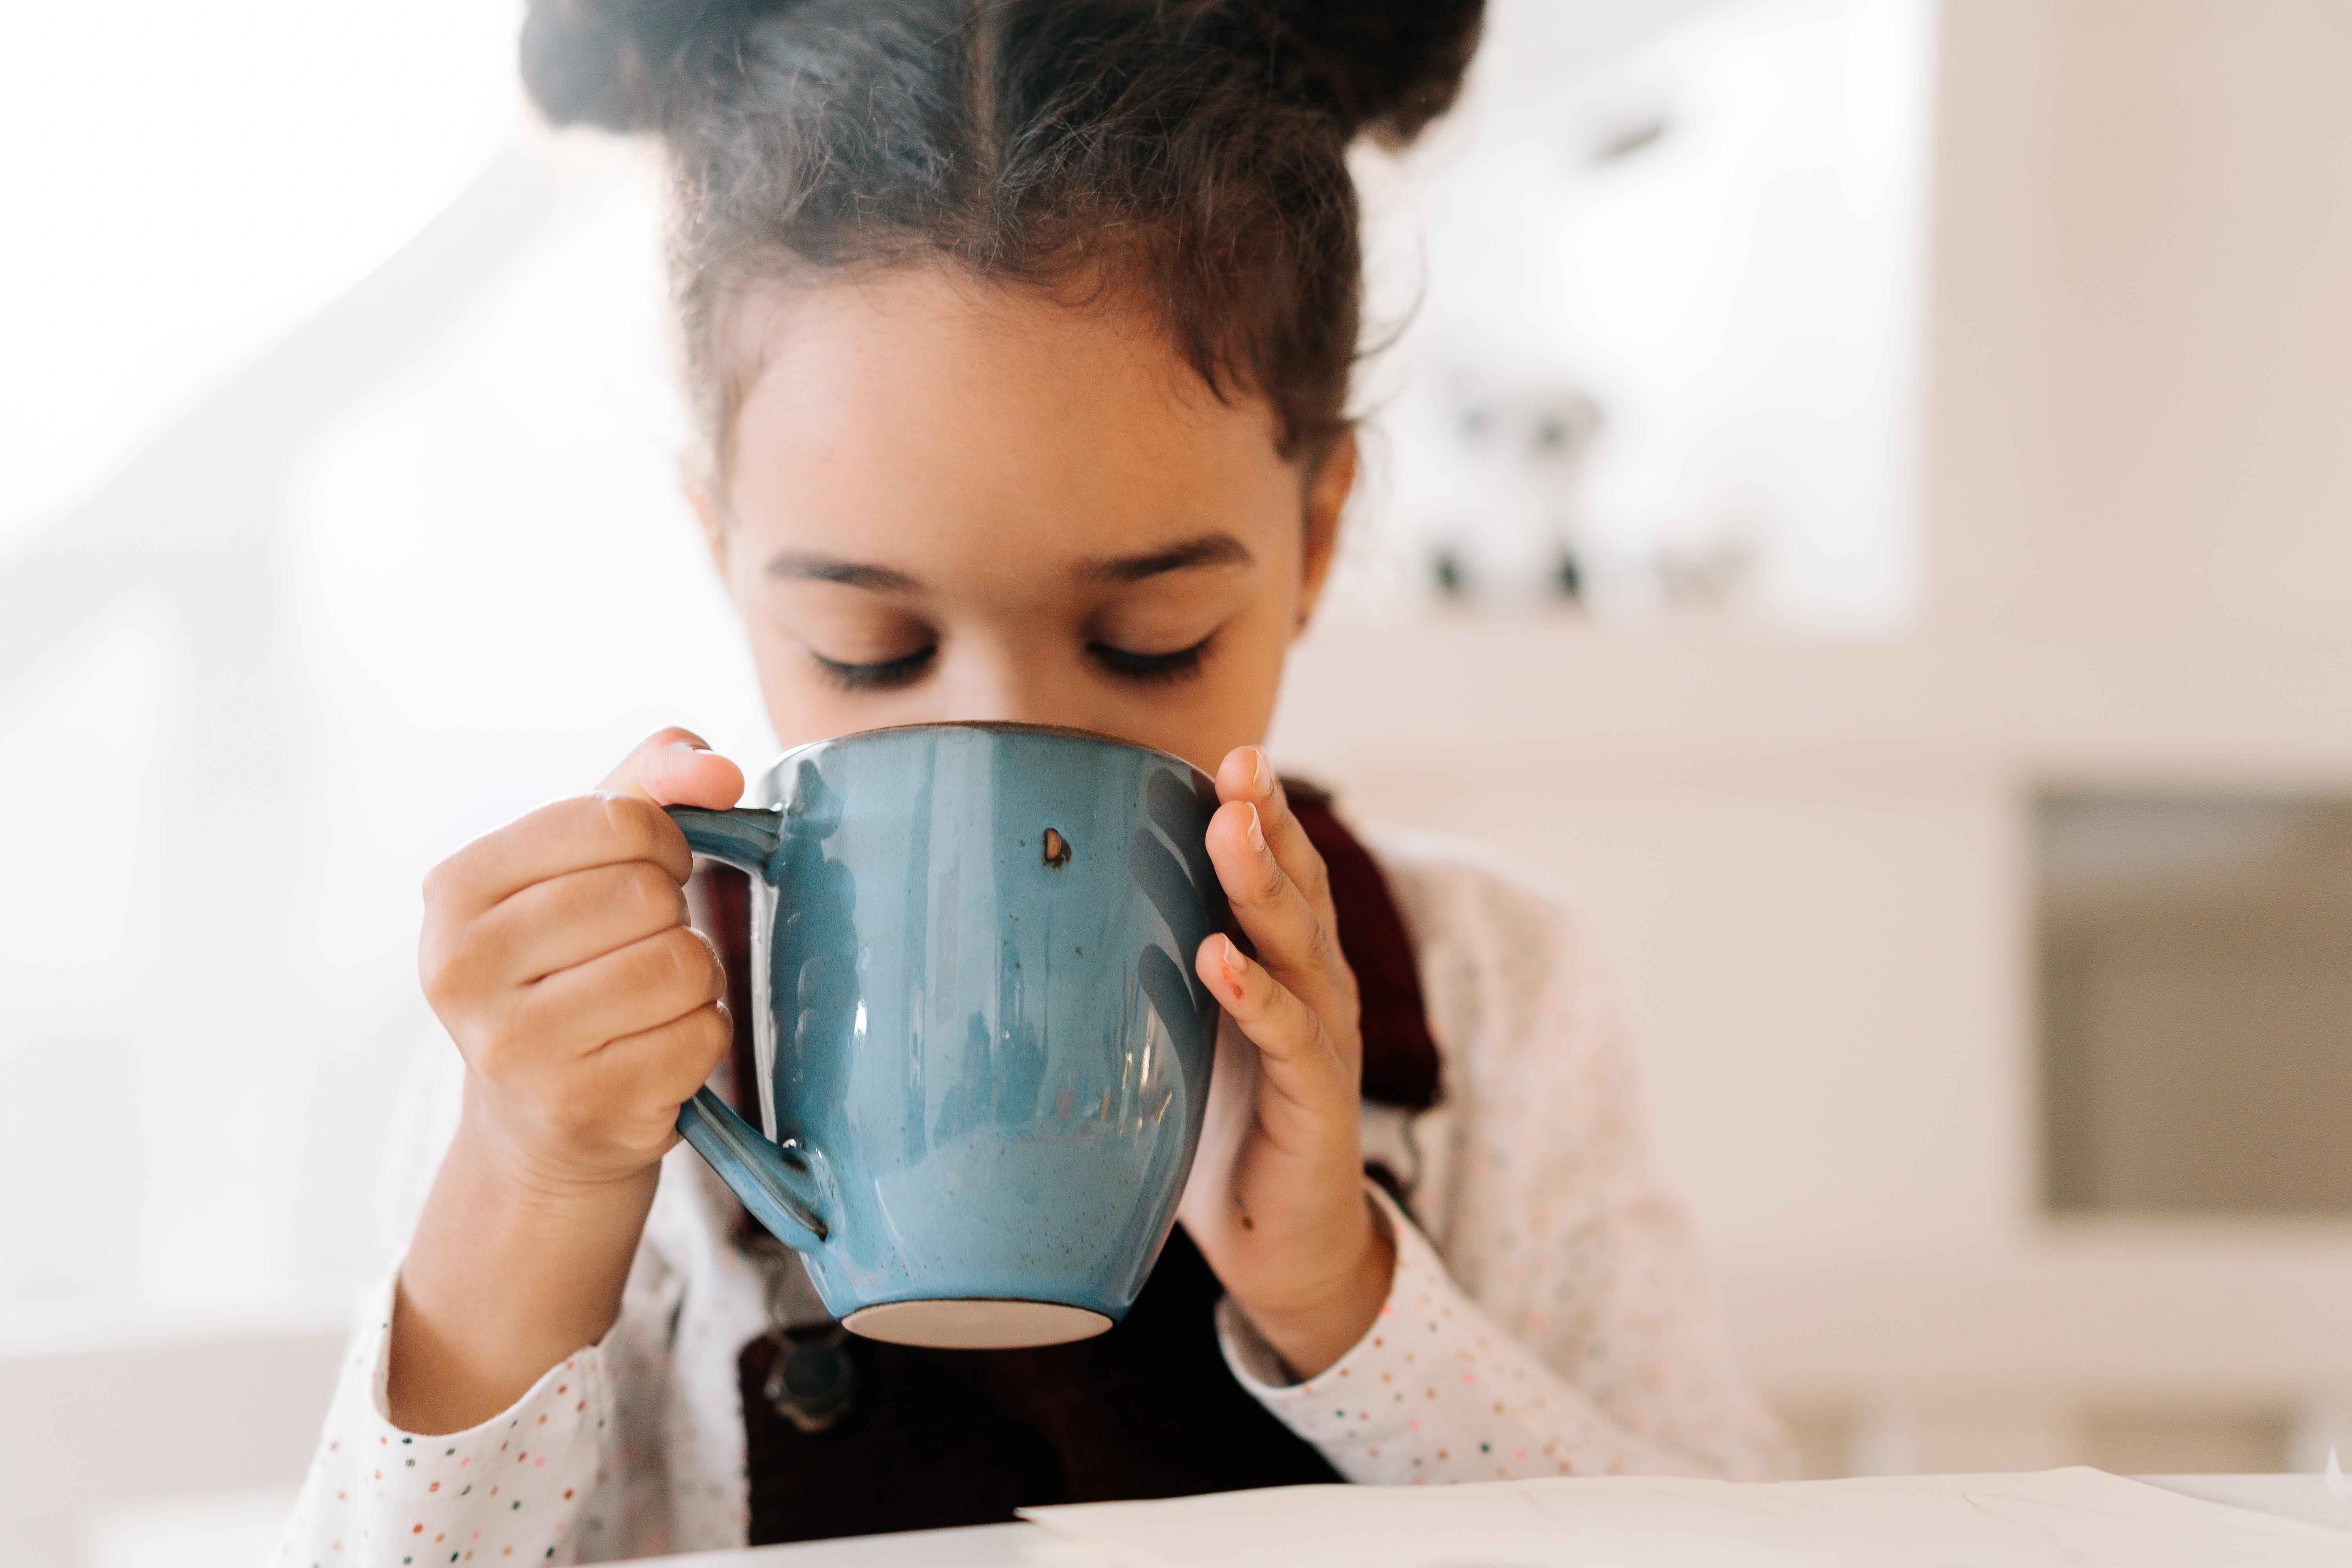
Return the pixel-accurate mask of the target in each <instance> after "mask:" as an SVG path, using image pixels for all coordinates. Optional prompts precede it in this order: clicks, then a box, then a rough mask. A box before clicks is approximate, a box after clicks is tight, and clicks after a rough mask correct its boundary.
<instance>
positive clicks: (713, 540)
mask: <svg viewBox="0 0 2352 1568" xmlns="http://www.w3.org/2000/svg"><path fill="white" fill-rule="evenodd" d="M677 467H678V480H679V483H680V484H681V485H682V486H683V488H684V489H685V490H686V499H687V500H688V501H690V502H692V503H693V505H694V515H695V516H696V517H698V518H699V519H700V520H701V521H702V542H704V543H705V544H708V545H709V547H710V563H711V564H712V565H713V566H716V567H717V568H718V569H719V581H720V582H721V583H722V584H723V583H724V582H726V580H727V519H726V517H725V516H724V515H723V514H722V513H721V512H720V511H719V498H718V497H717V496H715V495H713V494H712V493H711V487H710V484H709V481H708V480H707V479H704V478H703V476H702V475H701V474H700V473H698V471H697V468H698V464H697V463H696V462H695V461H694V459H693V458H679V459H678V465H677Z"/></svg>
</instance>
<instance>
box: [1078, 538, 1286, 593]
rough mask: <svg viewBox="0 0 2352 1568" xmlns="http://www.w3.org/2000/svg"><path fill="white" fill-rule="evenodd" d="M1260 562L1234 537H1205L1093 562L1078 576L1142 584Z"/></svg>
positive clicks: (1079, 571)
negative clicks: (1170, 575) (1166, 576)
mask: <svg viewBox="0 0 2352 1568" xmlns="http://www.w3.org/2000/svg"><path fill="white" fill-rule="evenodd" d="M1256 561H1257V557H1256V556H1255V555H1252V554H1251V553H1250V551H1249V546H1248V545H1246V544H1244V543H1243V542H1241V541H1240V540H1238V539H1235V538H1234V536H1233V535H1232V534H1230V533H1204V534H1202V535H1201V537H1200V538H1198V539H1188V540H1185V541H1184V542H1182V543H1181V544H1171V545H1170V546H1168V547H1167V548H1166V549H1164V550H1154V551H1151V552H1149V553H1148V554H1143V555H1121V556H1118V557H1116V558H1114V559H1112V560H1108V561H1089V562H1087V563H1086V564H1085V565H1083V566H1081V567H1079V568H1078V576H1079V578H1080V579H1081V580H1082V581H1085V582H1088V583H1140V582H1142V581H1143V580H1144V579H1145V578H1147V577H1158V576H1161V575H1163V574H1167V573H1170V572H1189V571H1192V570H1194V569H1196V568H1198V567H1202V566H1249V565H1254V564H1255V563H1256Z"/></svg>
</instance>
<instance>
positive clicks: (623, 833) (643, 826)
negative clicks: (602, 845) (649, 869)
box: [597, 795, 683, 869]
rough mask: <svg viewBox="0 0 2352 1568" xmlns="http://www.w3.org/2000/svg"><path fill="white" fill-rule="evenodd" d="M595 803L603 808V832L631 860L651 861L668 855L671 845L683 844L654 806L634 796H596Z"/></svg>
mask: <svg viewBox="0 0 2352 1568" xmlns="http://www.w3.org/2000/svg"><path fill="white" fill-rule="evenodd" d="M597 799H598V800H599V801H600V802H601V803H602V804H603V805H604V825H605V827H606V829H607V830H608V831H609V832H611V834H612V835H613V837H614V841H615V843H616V845H617V847H619V848H620V850H621V851H622V852H623V853H625V855H627V856H628V857H629V858H632V859H646V860H650V859H653V858H655V857H656V856H659V855H661V854H663V853H665V852H667V850H668V849H669V848H670V847H672V844H673V841H677V842H681V843H682V842H683V837H682V836H681V834H680V833H679V831H678V826H677V824H676V823H674V822H672V821H671V820H670V819H669V813H667V812H666V811H664V810H663V809H662V808H661V807H660V806H657V805H654V804H653V802H651V801H649V800H643V799H640V798H639V797H637V796H635V795H599V796H598V797H597ZM656 869H658V868H656Z"/></svg>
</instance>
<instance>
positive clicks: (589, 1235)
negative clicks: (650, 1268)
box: [384, 730, 743, 1433]
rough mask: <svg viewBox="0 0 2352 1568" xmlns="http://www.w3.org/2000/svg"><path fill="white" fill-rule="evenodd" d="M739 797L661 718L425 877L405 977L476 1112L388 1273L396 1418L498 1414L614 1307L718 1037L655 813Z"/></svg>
mask: <svg viewBox="0 0 2352 1568" xmlns="http://www.w3.org/2000/svg"><path fill="white" fill-rule="evenodd" d="M742 793H743V774H742V773H741V771H740V770H739V769H738V768H737V767H736V766H735V764H734V763H730V762H729V761H728V760H727V759H726V758H724V757H719V756H714V755H712V754H711V753H710V752H709V751H707V750H705V749H703V746H702V742H700V741H698V740H697V739H695V737H694V736H692V735H690V734H688V733H687V732H686V731H683V730H665V731H662V732H661V733H659V734H657V735H655V736H654V737H652V738H651V739H650V740H648V741H646V742H645V743H644V744H643V745H641V746H639V747H638V748H637V749H636V750H635V751H634V752H630V753H629V755H628V758H627V760H626V761H625V762H623V763H621V765H620V766H619V767H617V768H615V769H614V770H613V772H612V773H611V774H610V775H609V776H607V777H606V779H605V780H604V787H603V788H602V789H600V790H599V791H598V792H597V793H596V794H594V795H581V796H579V797H577V798H575V799H572V800H560V801H557V802H556V803H555V804H554V805H543V806H541V807H540V808H539V809H538V810H537V811H534V812H532V813H531V814H530V816H525V817H523V818H522V819H521V820H520V821H518V822H513V823H509V825H508V826H504V827H501V828H499V830H498V831H497V832H495V833H490V834H487V835H485V836H484V837H480V838H478V839H476V840H475V841H474V842H473V843H471V844H468V845H467V846H466V847H464V848H463V849H460V850H458V851H457V854H455V855H452V856H451V857H450V858H448V859H446V860H445V861H443V862H442V863H441V864H440V865H439V866H436V867H435V868H434V869H433V873H432V875H431V876H429V877H427V878H426V879H425V937H424V941H423V943H422V945H421V950H420V952H419V967H420V969H421V971H422V973H423V976H424V980H425V997H426V999H427V1000H429V1001H430V1002H431V1003H432V1004H433V1011H434V1012H435V1013H436V1014H437V1015H439V1016H440V1019H441V1022H442V1023H443V1024H444V1025H446V1026H447V1027H448V1030H449V1036H450V1037H451V1038H452V1039H454V1040H456V1041H457V1049H458V1050H459V1051H460V1052H461V1053H463V1055H464V1056H465V1058H466V1068H467V1071H466V1106H465V1110H464V1113H463V1114H462V1115H461V1116H460V1117H459V1119H458V1122H457V1139H456V1141H455V1142H452V1143H451V1144H450V1146H449V1152H448V1153H447V1154H446V1155H445V1156H444V1157H443V1158H442V1162H441V1170H440V1173H439V1174H438V1175H436V1177H435V1178H434V1183H433V1191H432V1193H431V1194H430V1195H429V1196H428V1197H427V1198H426V1199H425V1212H424V1214H423V1215H420V1216H419V1217H418V1220H417V1223H416V1234H415V1237H413V1238H412V1239H411V1241H410V1243H409V1247H408V1257H407V1258H406V1259H405V1260H404V1262H403V1263H402V1264H401V1268H400V1280H399V1289H398V1293H397V1295H396V1296H395V1298H394V1307H393V1321H392V1348H391V1354H390V1367H389V1373H388V1376H387V1379H386V1384H385V1390H384V1393H385V1399H386V1401H387V1403H388V1405H389V1407H390V1410H391V1415H392V1418H393V1422H394V1425H395V1426H399V1427H401V1428H402V1429H404V1430H405V1431H410V1432H432V1433H441V1432H457V1431H463V1430H465V1429H467V1428H468V1427H471V1426H477V1425H478V1424H480V1423H481V1422H483V1421H487V1420H488V1419H489V1418H490V1417H491V1416H492V1415H496V1414H497V1413H498V1412H499V1411H500V1410H503V1409H505V1408H506V1407H507V1406H509V1405H512V1404H513V1403H514V1402H515V1400H516V1399H518V1398H520V1396H521V1395H522V1394H523V1393H524V1392H525V1391H526V1390H528V1389H529V1388H530V1385H531V1384H533V1383H534V1382H536V1381H537V1380H538V1378H539V1376H540V1374H541V1373H543V1372H545V1371H546V1370H547V1369H548V1368H549V1367H551V1366H553V1365H554V1364H555V1363H557V1362H559V1361H561V1360H562V1359H563V1358H564V1357H565V1356H567V1355H569V1354H571V1353H572V1352H573V1351H575V1350H577V1349H579V1347H581V1346H582V1345H587V1344H593V1343H595V1342H597V1341H598V1340H600V1339H602V1338H603V1337H604V1332H605V1331H606V1330H608V1329H610V1328H611V1327H612V1325H613V1321H614V1319H615V1318H616V1317H617V1316H619V1314H620V1310H621V1291H622V1288H623V1286H624V1285H625V1283H626V1282H627V1279H628V1275H629V1265H630V1260H631V1259H632V1258H634V1257H635V1254H636V1249H637V1240H638V1237H639V1236H640V1234H641V1233H642V1232H643V1230H644V1228H645V1222H646V1213H647V1211H648V1210H649V1209H650V1208H651V1207H652V1205H653V1197H654V1188H655V1186H656V1184H657V1183H658V1182H659V1180H660V1170H659V1164H660V1160H661V1157H662V1155H663V1153H664V1152H667V1150H668V1149H669V1147H670V1146H671V1145H672V1144H673V1143H675V1142H677V1108H678V1106H679V1105H680V1104H681V1103H682V1102H683V1101H684V1100H686V1099H687V1097H688V1095H691V1094H692V1093H693V1092H694V1091H695V1090H696V1089H698V1088H699V1087H700V1086H701V1084H702V1082H703V1080H704V1079H707V1078H709V1076H710V1074H711V1071H712V1070H713V1069H714V1068H717V1067H718V1065H719V1058H721V1057H722V1056H724V1055H725V1054H726V1050H727V1045H728V1037H729V1033H730V1023H729V1020H728V1017H727V1014H726V1010H725V1009H724V1008H723V1007H721V1006H720V1005H719V997H720V996H721V995H723V994H725V990H726V980H725V977H724V976H723V975H722V974H721V973H720V972H719V958H718V955H717V954H716V953H714V952H712V951H711V948H710V944H709V942H706V941H704V940H703V938H702V937H701V936H700V935H699V934H698V932H696V931H694V929H693V928H692V927H690V926H688V924H687V917H686V895H685V890H684V889H685V884H686V879H687V877H688V874H689V873H690V872H691V871H692V869H693V866H694V858H693V856H692V855H691V854H690V853H689V852H688V849H687V847H686V836H685V835H684V834H683V833H681V832H680V831H679V830H678V828H677V824H675V823H673V822H672V821H670V819H669V817H668V816H667V815H666V814H665V813H664V812H663V811H662V809H661V807H662V805H663V804H665V803H676V804H678V805H704V806H713V807H723V806H730V805H734V804H735V802H736V799H737V798H738V797H739V796H740V795H741V794H742Z"/></svg>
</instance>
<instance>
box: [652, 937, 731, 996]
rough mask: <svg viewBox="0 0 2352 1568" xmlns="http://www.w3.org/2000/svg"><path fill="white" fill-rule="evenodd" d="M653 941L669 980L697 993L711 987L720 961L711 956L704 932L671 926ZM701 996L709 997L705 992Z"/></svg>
mask: <svg viewBox="0 0 2352 1568" xmlns="http://www.w3.org/2000/svg"><path fill="white" fill-rule="evenodd" d="M654 940H655V941H656V942H657V943H658V944H659V946H658V949H657V952H658V956H659V958H660V960H661V962H662V965H663V973H664V975H665V977H666V979H667V981H668V982H669V983H671V984H674V985H676V986H677V988H678V989H680V990H682V991H686V992H689V993H693V994H698V995H701V994H702V993H704V992H707V991H708V990H709V986H710V983H711V977H712V975H713V973H715V972H716V971H717V970H718V968H719V961H718V959H717V958H715V957H714V956H712V954H711V952H710V944H709V942H707V941H705V940H704V939H703V936H702V933H701V932H699V931H696V930H694V929H693V928H692V927H690V926H672V927H670V928H669V929H668V930H667V931H663V932H662V933H661V935H659V936H658V937H656V938H655V939H654ZM701 999H702V1000H705V1001H708V1000H709V997H708V996H707V995H703V996H702V998H701Z"/></svg>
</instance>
